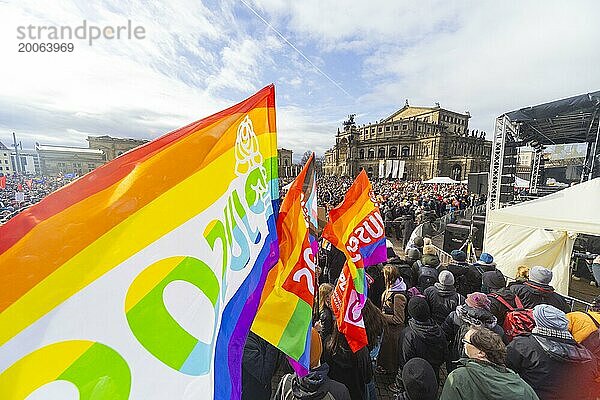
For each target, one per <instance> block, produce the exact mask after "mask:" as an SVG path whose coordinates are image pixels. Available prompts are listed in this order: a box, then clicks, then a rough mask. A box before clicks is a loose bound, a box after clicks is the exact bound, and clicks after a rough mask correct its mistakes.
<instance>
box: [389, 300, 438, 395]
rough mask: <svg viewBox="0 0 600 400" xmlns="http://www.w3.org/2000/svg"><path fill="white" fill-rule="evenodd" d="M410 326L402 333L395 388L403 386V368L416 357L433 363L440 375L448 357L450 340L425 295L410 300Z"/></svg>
mask: <svg viewBox="0 0 600 400" xmlns="http://www.w3.org/2000/svg"><path fill="white" fill-rule="evenodd" d="M408 315H409V316H410V319H409V320H408V326H407V327H406V329H405V330H404V332H403V333H402V337H401V340H400V343H399V346H400V359H399V363H400V369H399V370H398V374H397V375H396V383H395V389H397V390H396V391H399V390H398V389H399V388H401V384H402V368H403V366H404V365H406V363H407V362H408V361H409V360H411V359H412V358H415V357H420V358H423V359H425V360H427V362H428V363H429V364H430V365H431V367H432V368H433V370H434V372H435V376H436V377H438V376H439V371H440V366H441V365H442V364H443V363H445V362H446V361H447V359H448V341H447V340H446V335H445V334H444V331H443V330H442V328H440V326H439V325H438V324H436V323H435V321H434V320H433V319H432V318H431V310H430V309H429V305H428V304H427V300H425V299H424V298H423V297H413V298H411V299H410V300H409V302H408Z"/></svg>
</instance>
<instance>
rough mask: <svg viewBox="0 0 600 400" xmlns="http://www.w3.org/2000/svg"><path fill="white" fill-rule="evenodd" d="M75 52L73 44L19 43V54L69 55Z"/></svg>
mask: <svg viewBox="0 0 600 400" xmlns="http://www.w3.org/2000/svg"><path fill="white" fill-rule="evenodd" d="M73 50H75V45H74V44H73V43H27V42H21V43H19V48H18V52H19V53H71V52H73Z"/></svg>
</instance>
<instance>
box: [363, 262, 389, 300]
mask: <svg viewBox="0 0 600 400" xmlns="http://www.w3.org/2000/svg"><path fill="white" fill-rule="evenodd" d="M366 272H367V274H369V276H370V277H371V278H373V283H371V284H370V285H369V290H367V297H369V299H371V301H372V302H373V304H375V305H376V306H377V307H379V308H381V295H382V294H383V292H384V290H385V280H384V278H383V268H382V266H381V264H376V265H372V266H370V267H367V270H366Z"/></svg>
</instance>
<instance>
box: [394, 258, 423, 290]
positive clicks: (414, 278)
mask: <svg viewBox="0 0 600 400" xmlns="http://www.w3.org/2000/svg"><path fill="white" fill-rule="evenodd" d="M415 251H416V249H415ZM413 263H414V262H413V261H412V260H410V261H407V260H403V259H402V258H400V257H395V258H392V259H391V260H388V264H391V265H394V266H395V267H396V268H397V269H398V273H399V274H400V277H401V278H402V280H403V281H404V283H405V284H406V287H407V288H411V287H413V286H415V285H416V284H417V283H418V278H419V276H418V274H417V273H416V272H415V270H414V269H413V267H412V264H413Z"/></svg>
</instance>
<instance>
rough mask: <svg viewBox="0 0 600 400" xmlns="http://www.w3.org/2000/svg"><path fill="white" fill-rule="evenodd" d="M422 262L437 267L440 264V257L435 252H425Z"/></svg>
mask: <svg viewBox="0 0 600 400" xmlns="http://www.w3.org/2000/svg"><path fill="white" fill-rule="evenodd" d="M421 262H423V264H424V265H427V266H428V267H433V268H437V267H438V266H439V265H440V258H439V257H438V256H436V255H433V254H425V255H424V256H423V257H421Z"/></svg>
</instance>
